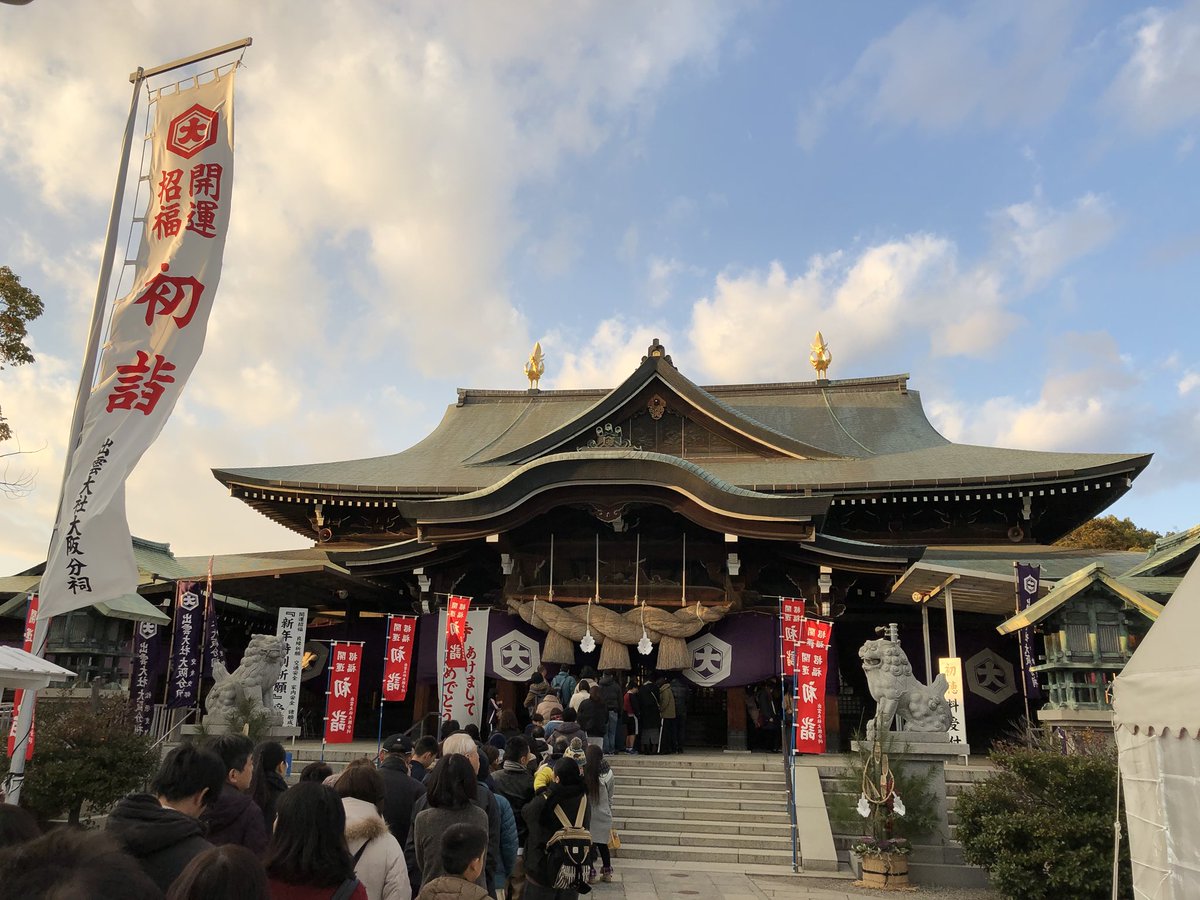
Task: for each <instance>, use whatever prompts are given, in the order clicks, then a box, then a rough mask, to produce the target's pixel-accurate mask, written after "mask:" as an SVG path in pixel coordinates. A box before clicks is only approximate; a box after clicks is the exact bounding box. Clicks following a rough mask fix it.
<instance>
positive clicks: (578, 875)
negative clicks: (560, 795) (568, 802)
mask: <svg viewBox="0 0 1200 900" xmlns="http://www.w3.org/2000/svg"><path fill="white" fill-rule="evenodd" d="M586 813H587V795H586V794H585V795H583V796H582V797H580V798H579V812H577V813H576V814H575V822H574V824H572V823H571V820H570V819H568V818H567V815H566V813H564V812H563V809H562V807H561V806H555V807H554V815H555V816H557V817H558V821H559V822H560V823H561V824H562V828H560V829H558V831H556V832H554V834H552V835H551V836H550V839H549V840H548V841H546V869H547V872H548V873H549V877H550V885H549V886H550V887H552V888H554V889H555V890H560V891H561V890H580V888H582V887H584V886H586V885H587V880H586V879H585V878H584V877H583V867H584V866H585V865H587V861H588V857H590V856H591V855H592V833H591V832H590V831H588V830H587V829H586V828H584V827H583V817H584V815H585V814H586ZM581 893H586V891H581Z"/></svg>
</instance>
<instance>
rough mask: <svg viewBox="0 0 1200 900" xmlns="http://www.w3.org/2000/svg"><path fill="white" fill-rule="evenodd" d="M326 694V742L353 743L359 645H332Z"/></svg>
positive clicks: (359, 666)
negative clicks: (327, 691)
mask: <svg viewBox="0 0 1200 900" xmlns="http://www.w3.org/2000/svg"><path fill="white" fill-rule="evenodd" d="M329 655H330V668H329V693H328V695H327V696H326V697H325V741H326V742H327V743H330V744H348V743H350V741H352V740H354V714H355V712H356V711H357V709H358V676H359V670H360V669H361V668H362V644H344V643H342V642H340V641H334V642H333V646H332V647H330V649H329Z"/></svg>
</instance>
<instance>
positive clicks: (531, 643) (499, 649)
mask: <svg viewBox="0 0 1200 900" xmlns="http://www.w3.org/2000/svg"><path fill="white" fill-rule="evenodd" d="M541 661H542V660H541V654H540V653H539V652H538V645H537V641H535V640H534V639H533V638H531V637H529V636H528V635H526V634H522V633H521V632H519V631H516V630H515V629H514V630H513V631H510V632H508V634H505V635H502V636H500V637H498V638H496V640H494V641H492V668H493V669H494V670H495V672H496V677H498V678H503V679H504V680H506V681H526V680H528V678H529V676H531V675H532V674H533V673H534V672H536V671H537V667H538V664H539V663H540V662H541Z"/></svg>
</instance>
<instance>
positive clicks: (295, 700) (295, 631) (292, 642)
mask: <svg viewBox="0 0 1200 900" xmlns="http://www.w3.org/2000/svg"><path fill="white" fill-rule="evenodd" d="M307 631H308V610H307V609H305V608H304V607H302V606H281V607H280V608H279V620H278V622H277V623H276V625H275V634H276V635H277V636H278V637H279V639H280V640H282V641H283V669H282V670H281V671H280V673H279V680H278V681H277V682H275V687H274V688H272V689H271V699H272V701H273V704H274V706H275V708H276V709H277V710H279V713H280V715H282V716H283V724H284V725H289V726H290V725H295V724H296V712H297V711H298V710H299V708H300V675H301V673H302V672H303V671H304V635H305V632H307ZM329 664H330V665H333V662H332V660H331V661H330V663H329Z"/></svg>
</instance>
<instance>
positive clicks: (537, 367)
mask: <svg viewBox="0 0 1200 900" xmlns="http://www.w3.org/2000/svg"><path fill="white" fill-rule="evenodd" d="M545 374H546V356H545V354H544V353H542V342H541V341H537V342H536V343H535V344H534V345H533V352H532V353H530V354H529V362H527V363H525V377H526V378H528V379H529V389H530V390H531V391H536V390H537V389H538V383H539V382H540V381H541V380H542V376H543V375H545Z"/></svg>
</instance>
